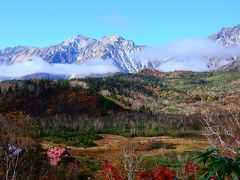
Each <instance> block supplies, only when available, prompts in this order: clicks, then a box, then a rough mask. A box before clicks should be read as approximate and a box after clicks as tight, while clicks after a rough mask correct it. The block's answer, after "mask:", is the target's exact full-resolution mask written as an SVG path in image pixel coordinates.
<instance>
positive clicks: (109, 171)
mask: <svg viewBox="0 0 240 180" xmlns="http://www.w3.org/2000/svg"><path fill="white" fill-rule="evenodd" d="M99 174H100V175H101V176H104V179H105V180H108V179H109V180H123V178H122V177H121V175H120V174H119V173H118V171H117V169H116V168H115V167H113V165H112V163H110V162H109V161H104V163H103V166H102V169H101V170H100V171H99Z"/></svg>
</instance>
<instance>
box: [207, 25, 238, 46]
mask: <svg viewBox="0 0 240 180" xmlns="http://www.w3.org/2000/svg"><path fill="white" fill-rule="evenodd" d="M209 39H212V40H214V41H217V42H218V43H220V44H222V45H223V46H225V47H233V46H236V45H240V25H237V26H234V27H227V28H222V29H221V30H220V31H219V32H217V33H215V34H213V35H210V36H209Z"/></svg>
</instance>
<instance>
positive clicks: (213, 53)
mask: <svg viewBox="0 0 240 180" xmlns="http://www.w3.org/2000/svg"><path fill="white" fill-rule="evenodd" d="M237 56H240V48H239V47H238V46H236V47H229V48H226V47H223V46H222V45H220V44H218V43H216V42H215V41H212V40H209V39H185V40H180V41H175V42H172V43H169V44H167V45H166V46H161V47H154V48H145V49H144V50H143V51H140V52H138V53H135V54H133V57H134V58H135V59H137V60H139V61H142V60H145V61H157V62H158V63H159V64H160V66H159V67H158V69H159V70H162V71H174V70H190V71H207V70H211V69H209V67H208V63H209V59H207V58H206V57H215V58H217V59H219V60H220V62H219V65H224V64H226V63H228V61H226V59H227V58H230V57H237Z"/></svg>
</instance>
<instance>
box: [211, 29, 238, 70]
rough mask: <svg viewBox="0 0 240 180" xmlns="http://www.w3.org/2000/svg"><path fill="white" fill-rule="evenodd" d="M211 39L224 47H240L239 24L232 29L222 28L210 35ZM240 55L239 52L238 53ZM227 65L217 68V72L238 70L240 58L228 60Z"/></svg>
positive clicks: (235, 57) (234, 57)
mask: <svg viewBox="0 0 240 180" xmlns="http://www.w3.org/2000/svg"><path fill="white" fill-rule="evenodd" d="M209 39H212V40H214V41H216V42H218V43H219V44H221V45H223V46H224V47H236V46H240V24H239V25H237V26H234V27H226V28H222V29H221V30H220V31H219V32H217V33H215V34H213V35H210V36H209ZM239 54H240V52H239ZM228 61H229V63H227V64H225V65H223V66H220V67H218V68H217V70H218V71H227V70H236V69H240V57H239V56H233V57H230V58H228Z"/></svg>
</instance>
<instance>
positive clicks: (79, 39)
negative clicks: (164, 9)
mask: <svg viewBox="0 0 240 180" xmlns="http://www.w3.org/2000/svg"><path fill="white" fill-rule="evenodd" d="M208 39H210V40H213V41H215V42H217V43H218V44H220V45H221V47H226V48H230V47H236V46H238V45H240V25H238V26H235V27H232V28H223V29H222V30H220V31H219V32H217V33H215V34H213V35H210V36H209V37H208ZM191 43H192V44H193V42H191ZM191 43H190V45H189V44H188V47H187V48H185V51H188V48H190V51H191V50H193V51H195V50H196V49H199V48H198V46H197V48H195V49H192V48H191ZM194 43H195V42H194ZM199 43H201V42H199ZM195 44H196V43H195ZM182 45H183V46H185V44H184V43H183V44H181V43H180V47H176V46H173V47H170V48H169V47H168V49H167V55H166V56H165V57H163V56H158V55H159V50H158V49H157V52H156V57H154V58H152V57H150V58H148V56H145V57H144V56H143V57H140V58H139V57H137V56H135V55H136V54H137V53H141V52H143V53H145V54H147V53H146V52H145V50H146V49H147V48H148V47H147V46H141V45H136V44H135V43H134V42H133V41H130V40H126V39H124V38H123V37H121V36H117V35H114V36H106V37H103V38H102V39H100V40H97V39H92V38H88V37H85V36H82V35H78V36H75V37H73V38H71V39H68V40H66V41H63V42H61V43H59V44H57V45H54V46H48V47H43V48H36V47H26V46H17V47H14V48H5V49H3V50H0V64H5V65H9V64H16V63H17V62H25V61H26V60H29V58H30V57H34V56H36V57H40V58H42V59H43V60H44V61H45V62H48V63H50V64H83V63H85V62H87V61H89V60H94V59H103V60H108V59H111V60H112V61H113V64H114V65H115V66H116V67H117V68H118V69H119V70H120V71H121V72H127V73H132V72H138V71H139V70H142V69H144V68H156V69H159V70H162V71H164V70H165V69H169V70H170V71H172V70H174V69H175V67H177V68H180V69H179V70H195V69H196V71H197V69H198V66H201V67H202V69H201V68H200V70H199V71H201V70H202V71H210V70H218V69H219V70H229V69H233V68H234V69H236V66H238V65H239V64H240V63H236V62H238V61H240V57H239V56H228V57H222V56H218V55H216V54H215V55H208V54H204V53H202V54H201V55H199V54H197V57H194V58H193V57H192V56H189V55H188V52H187V55H184V56H181V55H180V56H179V52H180V54H182V49H181V46H182ZM202 46H203V47H204V46H205V45H204V44H203V45H202ZM202 46H201V47H202ZM201 47H200V48H201ZM177 48H179V49H177ZM204 48H205V50H204V51H206V49H208V48H207V47H204ZM172 49H175V50H172ZM160 50H162V49H160ZM178 51H179V52H178ZM169 52H170V53H169ZM174 53H176V54H174ZM197 53H198V52H197ZM210 54H211V53H210ZM190 55H192V54H191V53H190ZM239 55H240V52H239ZM150 56H151V55H150ZM196 59H197V61H198V63H195V60H196ZM199 62H200V63H199ZM170 66H171V67H170ZM169 67H170V68H169ZM193 67H194V68H193ZM222 67H223V68H222ZM189 68H190V69H189ZM36 73H41V72H36ZM0 75H2V76H4V74H0ZM68 75H70V76H78V74H68Z"/></svg>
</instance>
